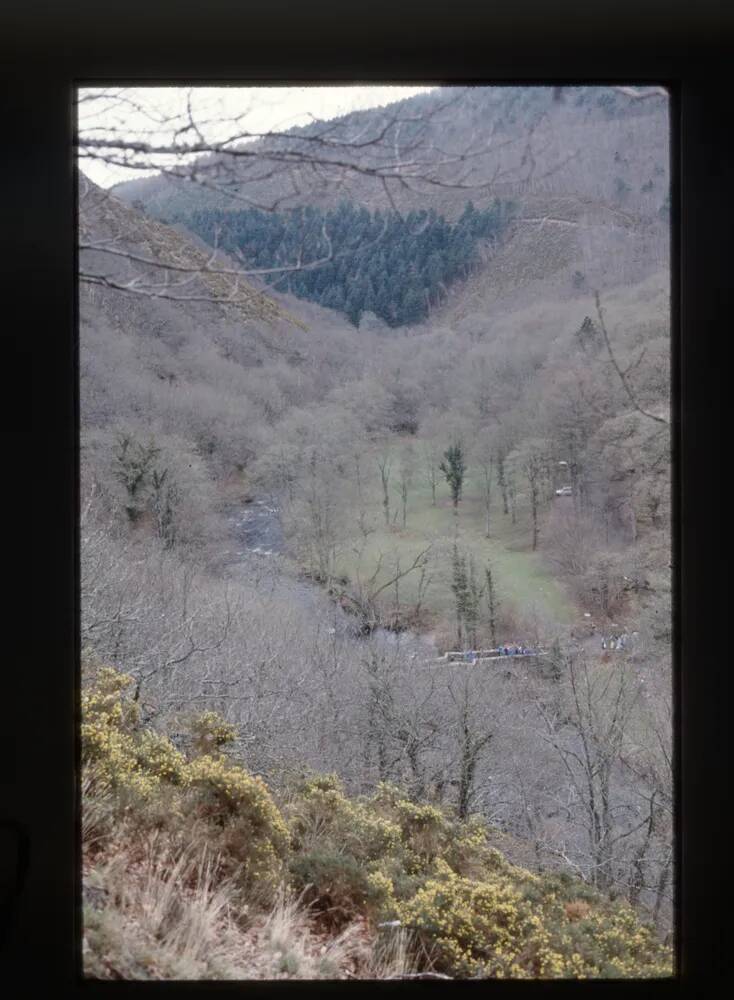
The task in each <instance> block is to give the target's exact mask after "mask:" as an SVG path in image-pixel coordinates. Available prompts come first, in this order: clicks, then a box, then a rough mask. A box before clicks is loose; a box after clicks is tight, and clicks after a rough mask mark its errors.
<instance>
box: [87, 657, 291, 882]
mask: <svg viewBox="0 0 734 1000" xmlns="http://www.w3.org/2000/svg"><path fill="white" fill-rule="evenodd" d="M132 683H133V679H132V678H131V677H128V676H127V675H125V674H121V673H118V672H117V671H115V670H113V669H111V668H109V667H103V668H101V669H97V670H96V671H95V672H94V675H93V680H92V683H91V684H90V685H89V686H88V687H87V688H86V689H85V690H84V692H83V694H82V712H83V719H82V761H83V766H84V769H85V780H86V782H87V783H88V784H89V785H90V787H91V786H94V785H99V786H100V787H104V788H105V789H110V790H112V791H117V793H118V804H119V806H120V812H121V813H124V812H128V813H129V811H130V810H131V809H132V810H133V811H134V812H135V815H136V818H137V820H138V821H139V822H140V823H141V824H143V825H149V826H151V827H155V828H158V827H161V826H168V827H169V829H170V830H171V832H177V833H178V834H181V833H183V832H184V831H185V830H187V829H188V830H189V831H191V830H192V829H194V828H196V827H197V824H198V828H199V829H200V828H201V827H202V825H203V826H204V828H205V829H206V841H207V843H208V844H209V846H210V848H211V849H213V850H215V851H218V852H219V853H220V855H221V867H222V871H223V872H224V873H225V874H227V875H228V876H233V875H234V876H236V878H237V881H238V882H239V883H240V884H241V885H242V887H243V888H249V889H250V890H253V891H254V889H255V887H257V890H258V892H259V893H260V895H262V896H263V897H264V896H268V895H271V894H272V893H273V892H274V891H275V889H276V888H277V886H278V884H279V882H280V880H281V877H282V871H281V868H282V860H283V858H284V857H285V855H286V852H287V849H288V842H289V834H288V830H287V827H286V825H285V822H284V820H283V818H282V816H281V814H280V812H279V810H278V808H277V807H276V805H275V803H274V802H273V800H272V798H271V796H270V793H269V792H268V789H267V788H266V786H265V784H264V782H263V781H262V780H261V779H260V778H257V777H254V776H253V775H251V774H249V773H248V772H247V771H245V770H244V769H243V768H241V767H237V766H235V765H233V764H232V763H231V762H229V761H228V760H227V759H226V758H225V757H224V756H223V755H222V754H221V753H220V752H218V751H217V750H215V749H214V748H215V747H219V746H222V745H225V744H226V743H227V742H229V741H231V739H233V738H234V731H233V730H232V727H230V726H227V724H226V723H225V722H224V721H223V720H222V719H221V718H220V717H219V716H217V715H215V714H214V713H212V712H208V713H205V714H204V715H202V716H198V717H196V718H195V719H194V720H193V722H192V730H193V732H192V736H193V738H194V748H195V754H196V755H195V756H194V757H193V759H190V760H187V758H186V757H185V756H184V755H183V754H182V753H181V752H180V751H179V750H177V749H176V748H175V747H174V746H173V744H172V743H171V742H170V740H168V739H167V738H166V737H164V736H162V735H161V734H159V733H155V732H152V731H151V730H148V729H142V728H140V727H139V725H138V714H137V706H136V705H135V703H134V702H133V701H132V700H131V699H130V697H129V693H128V692H129V689H130V687H131V685H132ZM207 749H211V752H204V751H206V750H207ZM161 802H163V803H165V808H164V810H163V811H162V814H161V812H160V811H159V810H158V809H157V808H156V805H157V803H161ZM177 825H178V827H179V829H178V830H176V826H177Z"/></svg>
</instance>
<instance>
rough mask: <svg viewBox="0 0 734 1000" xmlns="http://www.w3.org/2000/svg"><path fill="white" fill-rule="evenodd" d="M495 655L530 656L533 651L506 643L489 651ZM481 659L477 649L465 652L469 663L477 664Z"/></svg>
mask: <svg viewBox="0 0 734 1000" xmlns="http://www.w3.org/2000/svg"><path fill="white" fill-rule="evenodd" d="M488 652H491V653H493V654H495V655H499V656H528V655H530V654H531V653H532V652H533V650H532V649H529V648H528V647H527V646H518V645H516V644H515V643H505V645H504V646H498V648H497V649H493V650H488ZM478 659H479V650H477V649H467V650H465V651H464V660H465V661H466V662H467V663H476V662H477V660H478Z"/></svg>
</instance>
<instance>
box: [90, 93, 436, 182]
mask: <svg viewBox="0 0 734 1000" xmlns="http://www.w3.org/2000/svg"><path fill="white" fill-rule="evenodd" d="M431 89H433V88H431V87H403V86H358V85H355V86H336V87H334V86H324V87H321V86H316V85H311V86H306V87H274V86H263V87H260V86H259V87H236V86H232V87H194V88H189V87H134V88H127V89H126V90H125V91H124V97H123V96H122V92H121V90H120V88H116V87H110V88H83V89H81V90H80V92H79V95H80V105H79V128H80V131H81V132H82V133H86V134H93V135H95V136H97V137H101V136H103V135H104V134H105V132H107V133H108V134H109V132H110V131H120V132H122V133H123V134H125V135H126V136H129V137H130V138H132V137H134V136H139V137H140V138H145V139H146V140H148V141H150V140H153V139H155V140H157V141H161V140H164V141H165V140H166V139H170V137H171V135H172V134H173V132H174V131H175V130H176V129H177V128H179V127H181V126H182V125H183V124H184V123H185V122H186V119H187V104H188V99H189V94H191V106H192V111H193V117H194V118H195V119H196V121H197V124H199V123H203V124H202V125H201V131H202V134H203V136H204V137H205V138H206V139H207V140H215V139H218V138H219V139H221V138H224V137H225V134H226V133H227V131H229V134H231V120H232V119H233V118H234V117H236V116H244V117H242V119H241V121H240V123H239V126H238V127H239V128H242V129H246V130H248V131H252V132H265V131H269V130H285V129H288V128H292V127H293V126H295V125H305V124H307V123H308V122H309V121H311V120H312V119H313V118H318V119H327V120H328V119H330V118H337V117H339V116H340V115H344V114H347V113H348V112H350V111H358V110H362V109H365V108H375V107H381V106H384V105H386V104H391V103H392V102H394V101H400V100H403V99H404V98H406V97H412V96H413V95H414V94H420V93H424V92H427V91H429V90H431ZM93 95H96V97H97V99H95V100H91V99H90V98H91V97H92V96H93ZM223 123H224V124H223ZM227 123H229V126H228V125H227ZM192 139H193V136H192ZM80 166H81V169H82V170H83V171H84V172H85V173H86V174H87V176H88V177H90V178H91V179H92V180H93V181H94V182H95V183H97V184H99V185H100V186H102V187H110V186H111V185H113V184H117V183H119V182H120V181H124V180H131V179H132V178H133V177H140V176H144V174H145V173H146V171H141V170H132V169H130V168H126V167H115V166H110V165H108V164H104V163H100V162H99V161H93V160H89V159H83V160H82V161H81V163H80ZM147 172H149V171H147Z"/></svg>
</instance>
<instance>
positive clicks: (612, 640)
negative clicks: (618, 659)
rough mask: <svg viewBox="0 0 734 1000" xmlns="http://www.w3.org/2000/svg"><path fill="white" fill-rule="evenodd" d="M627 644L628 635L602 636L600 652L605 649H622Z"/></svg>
mask: <svg viewBox="0 0 734 1000" xmlns="http://www.w3.org/2000/svg"><path fill="white" fill-rule="evenodd" d="M628 642H629V636H628V635H626V634H625V635H610V636H602V640H601V648H602V650H607V649H624V648H625V647H626V646H627V643H628Z"/></svg>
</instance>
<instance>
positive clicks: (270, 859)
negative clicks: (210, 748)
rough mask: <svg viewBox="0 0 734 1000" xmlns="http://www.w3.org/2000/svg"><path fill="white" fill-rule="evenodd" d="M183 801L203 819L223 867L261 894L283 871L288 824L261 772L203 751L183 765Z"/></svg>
mask: <svg viewBox="0 0 734 1000" xmlns="http://www.w3.org/2000/svg"><path fill="white" fill-rule="evenodd" d="M186 784H187V788H188V790H189V801H188V806H189V808H190V809H192V811H193V813H194V815H195V816H196V817H197V818H200V819H204V820H205V821H206V823H207V825H208V838H209V841H210V843H211V845H212V846H213V847H214V848H215V849H216V850H218V851H219V852H220V853H221V855H222V857H223V859H224V864H225V868H226V869H227V870H229V871H231V870H236V871H237V875H238V881H239V882H240V883H241V884H243V885H244V886H246V887H248V888H249V889H250V890H252V891H255V889H257V890H258V892H259V893H260V895H261V896H262V897H263V898H267V899H269V898H271V897H272V894H273V892H274V891H275V889H276V887H277V885H278V883H279V881H280V879H281V877H282V874H283V860H284V858H285V857H286V855H287V853H288V847H289V835H288V828H287V827H286V824H285V822H284V820H283V817H282V816H281V814H280V811H279V810H278V808H277V806H276V805H275V802H274V801H273V799H272V797H271V795H270V793H269V791H268V789H267V787H266V785H265V783H264V782H263V781H262V779H261V778H258V777H255V776H253V775H251V774H248V772H247V771H244V770H243V769H242V768H240V767H236V766H234V765H233V764H230V763H229V762H228V761H226V760H225V759H223V758H222V757H210V756H203V757H198V758H197V759H196V760H194V761H192V762H191V763H190V764H189V765H188V766H187V769H186Z"/></svg>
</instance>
